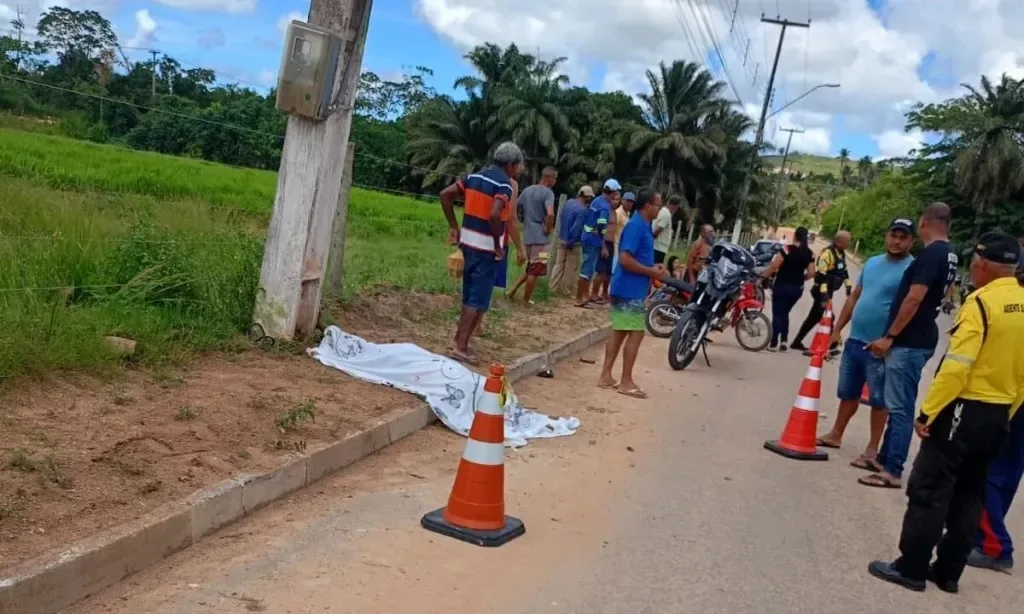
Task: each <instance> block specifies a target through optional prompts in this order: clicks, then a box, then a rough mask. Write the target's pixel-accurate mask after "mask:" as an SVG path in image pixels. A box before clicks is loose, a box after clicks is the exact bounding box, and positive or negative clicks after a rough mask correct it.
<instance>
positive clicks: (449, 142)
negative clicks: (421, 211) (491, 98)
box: [406, 94, 495, 187]
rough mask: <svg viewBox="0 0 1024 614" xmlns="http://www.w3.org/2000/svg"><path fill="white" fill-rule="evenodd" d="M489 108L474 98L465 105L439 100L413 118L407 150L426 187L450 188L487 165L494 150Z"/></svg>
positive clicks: (413, 115) (430, 102)
mask: <svg viewBox="0 0 1024 614" xmlns="http://www.w3.org/2000/svg"><path fill="white" fill-rule="evenodd" d="M489 123H490V122H488V115H487V113H486V104H485V103H484V101H483V99H482V98H480V97H478V96H476V95H475V94H470V96H469V98H468V99H467V100H466V101H464V102H459V101H455V100H453V99H451V98H449V97H447V96H439V97H437V98H434V99H432V100H430V101H429V102H427V103H426V104H424V105H423V107H422V108H420V109H419V110H418V111H417V112H416V113H413V114H412V115H410V116H409V119H408V124H407V137H406V138H407V140H406V150H407V152H408V154H409V163H410V165H412V166H413V167H417V168H423V169H427V170H428V171H429V172H427V173H424V172H422V171H413V173H414V174H418V175H422V176H423V186H424V187H428V186H433V185H436V184H441V185H447V184H450V183H452V182H454V181H455V179H456V178H458V177H461V176H462V175H465V174H467V173H470V172H472V171H474V170H476V169H478V168H480V167H482V166H483V165H484V164H486V162H487V160H488V157H489V153H490V151H491V148H492V147H493V146H494V145H495V143H494V141H493V139H491V137H490V130H489V126H488V124H489Z"/></svg>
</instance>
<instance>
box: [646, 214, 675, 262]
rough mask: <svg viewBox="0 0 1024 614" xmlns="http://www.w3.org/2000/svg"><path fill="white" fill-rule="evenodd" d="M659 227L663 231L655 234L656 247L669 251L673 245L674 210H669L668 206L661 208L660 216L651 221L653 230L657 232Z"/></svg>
mask: <svg viewBox="0 0 1024 614" xmlns="http://www.w3.org/2000/svg"><path fill="white" fill-rule="evenodd" d="M659 228H660V229H661V233H660V234H657V235H655V236H654V249H656V250H658V251H659V252H668V250H669V248H670V247H671V246H672V212H671V211H669V210H668V207H662V208H661V209H659V210H658V217H656V218H654V221H653V222H651V231H652V232H657V230H658V229H659Z"/></svg>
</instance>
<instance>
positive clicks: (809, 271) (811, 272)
mask: <svg viewBox="0 0 1024 614" xmlns="http://www.w3.org/2000/svg"><path fill="white" fill-rule="evenodd" d="M814 270H815V269H814V261H813V260H811V261H810V262H808V263H807V271H806V272H804V281H807V280H809V279H814Z"/></svg>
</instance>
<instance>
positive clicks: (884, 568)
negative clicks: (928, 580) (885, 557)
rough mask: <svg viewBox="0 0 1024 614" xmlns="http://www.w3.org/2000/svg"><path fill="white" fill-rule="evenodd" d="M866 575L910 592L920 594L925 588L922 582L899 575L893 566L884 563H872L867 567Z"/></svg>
mask: <svg viewBox="0 0 1024 614" xmlns="http://www.w3.org/2000/svg"><path fill="white" fill-rule="evenodd" d="M868 573H869V574H871V575H872V576H874V577H876V578H878V579H879V580H885V581H886V582H891V583H893V584H898V585H900V586H902V587H903V588H907V589H910V590H912V591H916V592H921V591H923V590H924V589H925V588H927V586H926V584H925V581H924V580H914V579H911V578H908V577H906V576H904V575H903V574H901V573H900V572H899V571H897V570H896V569H894V568H893V566H892V565H891V564H889V563H886V562H885V561H872V562H871V564H870V565H868Z"/></svg>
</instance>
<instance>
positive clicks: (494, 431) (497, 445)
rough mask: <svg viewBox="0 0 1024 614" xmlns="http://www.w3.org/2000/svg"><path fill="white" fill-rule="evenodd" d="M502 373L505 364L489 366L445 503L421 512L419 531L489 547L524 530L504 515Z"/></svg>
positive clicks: (524, 530) (507, 539)
mask: <svg viewBox="0 0 1024 614" xmlns="http://www.w3.org/2000/svg"><path fill="white" fill-rule="evenodd" d="M504 376H505V367H503V366H501V365H491V368H490V371H489V372H488V375H487V381H486V383H484V391H483V397H482V398H481V399H480V406H479V407H478V408H477V410H476V415H474V416H473V426H472V427H471V428H470V430H469V440H468V441H467V442H466V451H465V452H463V454H462V461H460V462H459V470H458V473H456V474H455V485H454V486H452V493H451V496H450V497H449V498H448V506H447V507H443V508H441V509H439V510H434V511H433V512H430V513H429V514H427V515H426V516H424V517H423V519H422V520H421V521H420V524H421V525H422V526H423V528H424V529H427V530H428V531H434V532H435V533H440V534H441V535H446V536H448V537H454V538H455V539H460V540H462V541H464V542H469V543H471V544H476V545H478V546H491V547H493V546H501V545H502V544H505V543H506V542H509V541H511V540H513V539H515V538H516V537H519V536H520V535H522V534H523V533H525V532H526V526H525V525H523V522H522V521H521V520H519V519H518V518H512V517H511V516H506V515H505V414H504V411H503V409H502V406H501V393H502V388H503V383H502V378H503V377H504Z"/></svg>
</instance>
